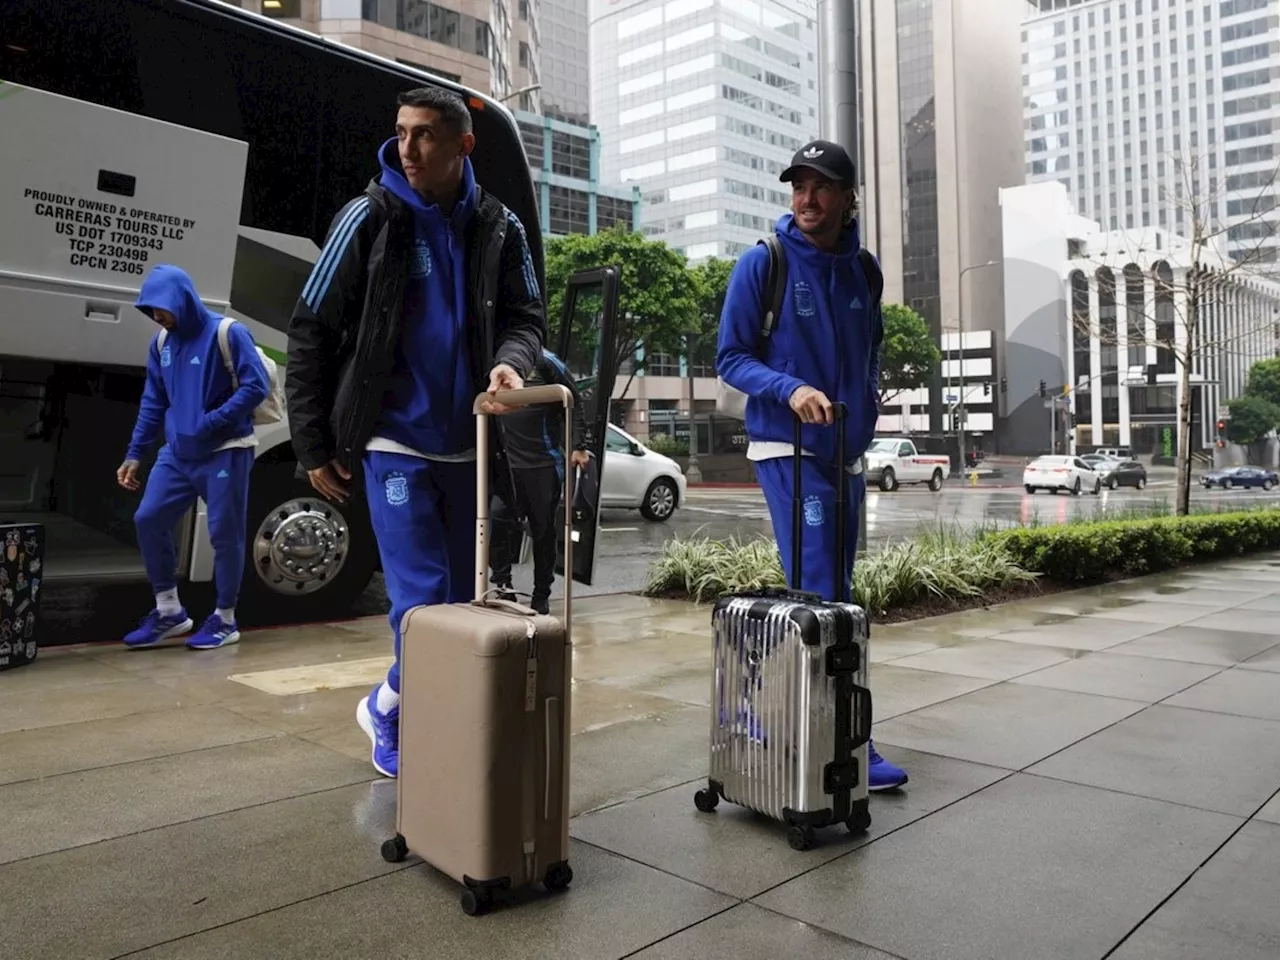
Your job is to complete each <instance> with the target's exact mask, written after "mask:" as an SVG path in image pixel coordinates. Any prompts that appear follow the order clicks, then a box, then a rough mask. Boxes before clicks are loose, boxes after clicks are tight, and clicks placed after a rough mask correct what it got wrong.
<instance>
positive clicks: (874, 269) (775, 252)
mask: <svg viewBox="0 0 1280 960" xmlns="http://www.w3.org/2000/svg"><path fill="white" fill-rule="evenodd" d="M756 242H757V243H762V244H764V246H765V247H766V248H767V249H768V251H769V278H768V280H766V281H765V287H764V289H765V302H766V303H767V304H768V305H769V306H768V308H767V309H766V310H765V312H764V326H763V327H762V328H761V330H760V333H761V335H762V336H766V337H767V336H769V334H771V333H773V325H774V323H776V322H777V319H778V314H780V313H781V312H782V298H783V296H785V294H786V284H784V283H783V282H782V281H783V279H784V278H785V277H786V275H787V253H786V251H785V250H783V249H782V241H780V240H779V239H778V235H777V234H776V233H773V234H770V235H769V236H767V237H765V238H763V239H761V240H758V241H756ZM858 263H860V264H861V265H862V272H863V273H864V274H865V275H866V278H867V285H868V286H869V287H870V288H871V308H872V309H873V310H874V309H875V308H876V306H877V305H878V304H879V303H880V297H881V295H883V293H884V274H883V273H881V272H880V265H879V264H878V263H876V258H875V257H873V256H872V255H871V251H870V250H868V249H867V248H866V247H861V248H859V250H858Z"/></svg>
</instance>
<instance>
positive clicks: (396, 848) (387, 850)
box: [382, 833, 409, 863]
mask: <svg viewBox="0 0 1280 960" xmlns="http://www.w3.org/2000/svg"><path fill="white" fill-rule="evenodd" d="M408 855H409V845H408V844H407V843H405V842H404V837H402V836H400V834H398V833H397V834H396V835H395V836H394V837H392V838H391V839H390V840H384V841H382V859H383V860H385V861H387V863H399V862H400V861H401V860H403V859H404V858H405V857H407V856H408Z"/></svg>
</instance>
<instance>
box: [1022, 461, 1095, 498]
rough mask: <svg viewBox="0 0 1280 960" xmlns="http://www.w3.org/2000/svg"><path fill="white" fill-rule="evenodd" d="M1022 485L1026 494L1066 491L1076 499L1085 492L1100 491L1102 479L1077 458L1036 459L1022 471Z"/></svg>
mask: <svg viewBox="0 0 1280 960" xmlns="http://www.w3.org/2000/svg"><path fill="white" fill-rule="evenodd" d="M1022 485H1023V486H1024V487H1026V488H1027V493H1035V492H1036V491H1037V490H1050V491H1053V492H1054V493H1057V492H1058V491H1059V490H1066V491H1067V492H1069V493H1071V494H1072V495H1073V496H1077V497H1078V496H1080V494H1081V493H1083V492H1084V491H1086V490H1088V491H1089V492H1090V493H1093V494H1096V493H1098V492H1099V491H1101V490H1102V477H1101V476H1099V475H1098V474H1097V473H1095V472H1094V470H1093V468H1091V467H1090V466H1089V464H1087V463H1085V461H1083V460H1081V459H1080V458H1079V457H1037V458H1036V459H1035V460H1032V461H1031V462H1030V463H1029V464H1027V467H1026V469H1025V470H1023V472H1022Z"/></svg>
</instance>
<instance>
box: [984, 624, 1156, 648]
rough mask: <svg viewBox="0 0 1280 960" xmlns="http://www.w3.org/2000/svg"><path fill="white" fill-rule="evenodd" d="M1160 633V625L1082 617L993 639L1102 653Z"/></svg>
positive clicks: (996, 636)
mask: <svg viewBox="0 0 1280 960" xmlns="http://www.w3.org/2000/svg"><path fill="white" fill-rule="evenodd" d="M1159 629H1160V625H1159V624H1154V623H1135V622H1132V621H1128V620H1108V619H1107V618H1106V617H1094V616H1083V617H1070V618H1068V619H1066V620H1063V621H1062V622H1061V623H1047V624H1041V625H1039V626H1035V627H1032V628H1031V629H1029V630H1012V631H1010V632H1008V633H997V634H996V635H995V636H994V637H992V639H993V640H1004V641H1007V642H1009V643H1029V644H1034V645H1038V646H1045V647H1064V648H1067V649H1074V650H1105V649H1107V648H1108V647H1114V646H1115V645H1116V644H1120V643H1124V642H1125V641H1126V640H1136V639H1137V638H1138V637H1143V636H1146V635H1147V634H1148V633H1154V632H1155V631H1157V630H1159Z"/></svg>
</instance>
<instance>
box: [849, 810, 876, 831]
mask: <svg viewBox="0 0 1280 960" xmlns="http://www.w3.org/2000/svg"><path fill="white" fill-rule="evenodd" d="M844 825H845V826H846V827H848V828H849V832H850V833H865V832H866V831H867V830H868V829H869V828H870V827H871V811H870V810H868V809H867V808H866V807H865V806H864V807H859V808H858V809H857V810H854V811H853V813H851V814H849V817H848V819H846V820H845V822H844Z"/></svg>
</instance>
